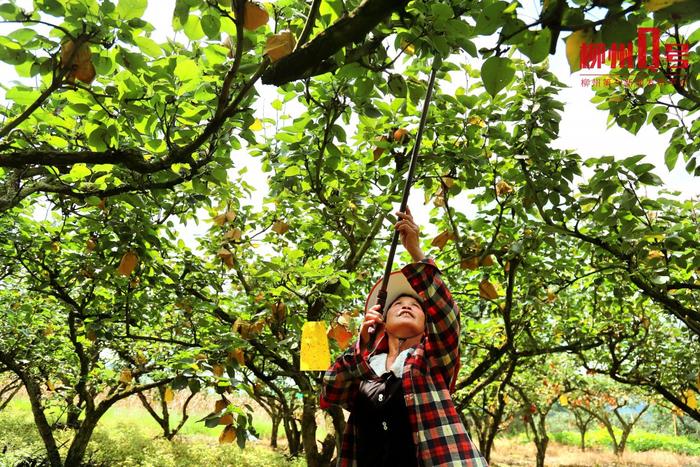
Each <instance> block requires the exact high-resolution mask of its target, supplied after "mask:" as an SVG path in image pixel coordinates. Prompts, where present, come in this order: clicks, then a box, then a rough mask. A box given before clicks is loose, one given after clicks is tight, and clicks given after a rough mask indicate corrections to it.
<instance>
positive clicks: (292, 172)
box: [284, 165, 301, 177]
mask: <svg viewBox="0 0 700 467" xmlns="http://www.w3.org/2000/svg"><path fill="white" fill-rule="evenodd" d="M300 173H301V169H300V168H299V166H298V165H291V166H289V167H287V170H285V171H284V176H285V177H294V176H297V175H299V174H300Z"/></svg>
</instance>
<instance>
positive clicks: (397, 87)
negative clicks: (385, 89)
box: [387, 73, 406, 97]
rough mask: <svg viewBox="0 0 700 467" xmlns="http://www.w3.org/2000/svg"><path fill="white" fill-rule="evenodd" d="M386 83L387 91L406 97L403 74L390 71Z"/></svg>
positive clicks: (396, 95)
mask: <svg viewBox="0 0 700 467" xmlns="http://www.w3.org/2000/svg"><path fill="white" fill-rule="evenodd" d="M387 85H388V86H389V92H391V94H393V95H394V96H395V97H406V80H404V79H403V76H401V75H399V74H396V73H392V74H391V75H389V81H388V82H387Z"/></svg>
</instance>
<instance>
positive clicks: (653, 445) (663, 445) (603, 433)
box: [549, 428, 700, 456]
mask: <svg viewBox="0 0 700 467" xmlns="http://www.w3.org/2000/svg"><path fill="white" fill-rule="evenodd" d="M549 437H550V438H551V439H553V440H555V441H557V442H559V443H562V444H568V445H572V446H579V444H580V439H581V438H580V435H579V433H578V432H575V431H561V432H558V433H550V434H549ZM618 441H619V438H618ZM586 446H593V447H598V448H607V449H612V440H611V439H610V435H609V434H608V432H607V430H605V429H604V428H598V429H596V430H591V431H589V432H588V433H586ZM625 449H629V450H631V451H636V452H643V451H650V450H652V449H656V450H661V451H669V452H674V453H676V454H686V455H690V456H700V442H697V441H695V440H692V439H690V438H688V437H686V436H674V435H667V434H661V433H651V432H648V431H642V430H634V431H632V433H630V436H629V438H628V439H627V446H626V448H625Z"/></svg>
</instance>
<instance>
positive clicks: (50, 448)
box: [18, 375, 63, 467]
mask: <svg viewBox="0 0 700 467" xmlns="http://www.w3.org/2000/svg"><path fill="white" fill-rule="evenodd" d="M18 376H20V378H21V379H22V382H23V383H24V387H25V388H26V390H27V395H28V396H29V402H30V403H31V406H32V414H33V415H34V424H35V425H36V428H37V430H38V431H39V436H41V440H42V441H43V442H44V447H45V448H46V455H47V456H48V461H49V464H50V465H51V467H62V466H63V463H62V462H61V454H60V452H59V451H58V446H57V445H56V439H55V438H54V437H53V432H52V431H51V425H49V421H48V420H47V419H46V414H44V408H43V407H42V405H41V388H39V385H38V384H37V382H36V381H34V380H33V379H31V378H30V377H28V376H26V375H18Z"/></svg>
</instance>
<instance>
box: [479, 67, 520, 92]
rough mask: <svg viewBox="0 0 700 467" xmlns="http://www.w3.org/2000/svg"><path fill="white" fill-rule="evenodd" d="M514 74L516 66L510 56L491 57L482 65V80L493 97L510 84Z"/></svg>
mask: <svg viewBox="0 0 700 467" xmlns="http://www.w3.org/2000/svg"><path fill="white" fill-rule="evenodd" d="M514 76H515V66H514V65H513V62H512V61H511V59H509V58H504V57H491V58H489V59H488V60H486V61H485V62H484V64H483V65H482V66H481V80H482V81H483V82H484V87H485V88H486V91H487V92H488V93H489V94H491V96H493V97H496V94H498V92H499V91H500V90H501V89H503V88H505V87H506V86H508V84H510V82H511V81H512V80H513V77H514Z"/></svg>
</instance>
